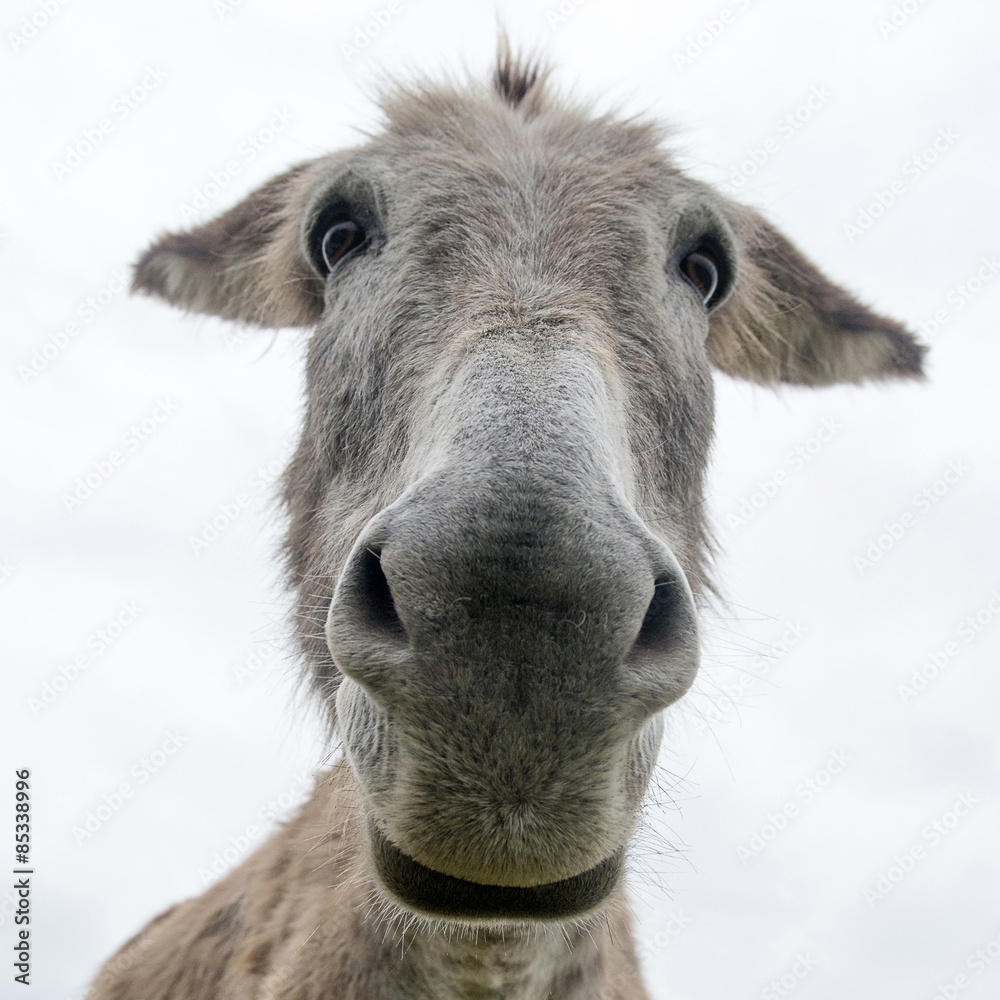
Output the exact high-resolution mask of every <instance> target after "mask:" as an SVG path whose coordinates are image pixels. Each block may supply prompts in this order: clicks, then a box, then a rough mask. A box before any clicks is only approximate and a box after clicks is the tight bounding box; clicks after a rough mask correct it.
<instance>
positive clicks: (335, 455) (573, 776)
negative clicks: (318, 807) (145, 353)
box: [135, 55, 922, 922]
mask: <svg viewBox="0 0 1000 1000" xmlns="http://www.w3.org/2000/svg"><path fill="white" fill-rule="evenodd" d="M383 110H384V113H385V118H386V123H385V127H384V129H383V130H382V132H381V133H380V134H378V135H377V136H375V137H373V138H371V139H370V141H368V142H366V143H365V144H364V145H362V146H359V147H358V148H355V149H351V150H348V151H345V152H341V153H337V154H334V155H331V156H327V157H322V158H319V159H316V160H313V161H310V162H308V163H304V164H300V165H299V166H296V167H293V168H292V169H290V170H289V171H287V172H286V173H284V174H282V175H281V176H279V177H276V178H274V179H273V180H271V181H270V182H269V183H267V184H265V185H264V186H263V187H261V188H260V189H258V190H257V191H255V192H253V193H252V194H250V195H249V196H247V197H246V198H245V199H244V200H243V201H242V202H241V203H240V204H239V205H237V206H236V207H234V208H232V209H230V210H229V211H228V212H225V213H224V214H222V215H221V216H219V217H218V218H216V219H215V220H214V221H211V222H209V223H207V224H205V225H203V226H201V227H199V228H197V229H194V230H192V231H190V232H185V233H177V234H169V235H165V236H163V237H162V238H160V239H159V240H158V241H157V242H156V243H155V244H154V245H153V246H152V247H151V248H150V249H149V250H147V251H146V253H145V254H144V255H143V257H142V258H141V260H140V261H139V264H138V268H137V271H136V276H135V287H136V288H137V289H140V290H142V291H145V292H148V293H152V294H155V295H159V296H161V297H163V298H165V299H166V300H167V301H169V302H171V303H173V304H175V305H178V306H180V307H183V308H186V309H188V310H192V311H195V312H202V313H210V314H213V315H217V316H222V317H225V318H228V319H235V320H242V321H245V322H250V323H255V324H259V325H261V326H269V327H288V326H309V327H314V328H315V330H314V332H313V333H312V335H311V340H310V344H309V352H308V363H307V412H306V417H305V426H304V430H303V434H302V438H301V442H300V444H299V447H298V451H297V453H296V454H295V456H294V458H293V459H292V462H291V464H290V467H289V469H288V471H287V474H286V477H285V484H284V489H285V499H286V503H287V507H288V511H289V515H290V529H289V534H288V539H287V543H286V552H287V563H288V569H289V574H290V580H291V583H292V585H293V587H294V588H296V589H297V591H298V594H299V601H300V609H299V620H300V622H301V623H302V624H301V636H300V642H301V647H302V650H303V652H304V656H305V660H306V662H307V665H308V669H309V671H310V674H311V677H312V683H313V686H314V689H315V692H316V694H317V696H318V697H319V698H320V699H321V700H322V702H323V704H324V705H325V706H326V707H327V708H328V710H329V714H330V719H331V723H332V724H335V725H336V727H337V729H338V731H339V734H340V736H341V738H342V740H343V744H344V747H345V751H346V755H347V758H348V760H349V762H350V765H351V768H352V770H353V773H354V775H355V777H356V779H357V784H358V787H359V789H360V802H361V804H362V809H363V813H364V817H365V824H366V825H365V830H366V837H367V854H366V857H367V864H368V870H369V872H370V875H371V877H372V879H373V882H374V884H375V885H376V886H377V887H378V888H379V890H380V892H381V893H382V895H383V898H384V899H388V900H390V901H391V902H393V903H395V904H397V905H399V906H402V907H403V908H405V909H407V910H409V911H410V912H414V913H417V914H423V915H433V916H438V917H444V918H450V919H452V920H461V921H473V922H477V921H478V922H503V921H525V920H529V921H530V920H559V919H567V918H570V917H573V916H576V915H580V914H585V913H587V912H591V911H593V910H595V909H597V908H599V907H600V906H601V904H602V903H603V902H605V901H606V900H607V899H608V898H609V897H610V896H611V895H613V894H614V893H615V891H616V890H617V888H618V885H619V882H620V879H621V872H622V867H623V855H624V851H625V845H626V844H627V842H628V839H629V837H630V834H631V833H632V831H633V828H634V826H635V824H636V822H637V816H638V813H639V807H640V802H641V799H642V797H643V794H644V791H645V789H646V785H647V782H648V780H649V778H650V775H651V772H652V769H653V767H654V764H655V760H656V755H657V748H658V744H659V741H660V735H661V714H662V710H663V709H664V708H665V707H666V706H668V705H670V704H671V703H672V702H674V701H676V700H677V699H678V698H679V697H680V696H681V695H682V694H683V693H684V692H685V690H686V689H687V688H688V686H689V685H690V684H691V681H692V678H693V677H694V674H695V671H696V669H697V666H698V625H697V615H696V602H697V600H698V598H699V595H701V594H703V593H705V591H706V589H707V587H708V586H709V584H708V581H707V575H706V562H707V556H708V543H707V536H706V529H705V524H704V520H703V513H702V511H703V506H702V500H703V493H702V489H703V477H704V474H705V468H706V461H707V456H708V451H709V444H710V441H711V436H712V421H713V395H712V369H713V367H714V368H716V369H719V370H721V371H723V372H725V373H727V374H729V375H733V376H738V377H741V378H746V379H751V380H753V381H756V382H760V383H764V384H777V383H779V382H790V383H798V384H804V385H813V386H821V385H829V384H832V383H836V382H860V381H863V380H866V379H881V378H887V377H918V376H919V375H920V371H921V355H922V348H920V347H919V346H918V345H917V344H916V343H915V342H914V340H913V339H912V338H911V337H910V336H909V335H908V334H907V333H906V332H905V331H904V330H903V328H902V327H900V326H899V325H898V324H897V323H895V322H893V321H892V320H889V319H885V318H883V317H881V316H878V315H875V314H874V313H872V312H869V311H868V310H867V309H866V308H864V307H863V306H861V305H860V304H858V302H856V301H855V300H854V299H853V298H852V297H851V296H850V295H848V294H847V293H846V292H845V291H844V290H842V289H840V288H838V287H837V286H835V285H833V284H831V283H830V282H829V281H828V280H827V279H826V278H825V277H824V276H823V275H822V274H820V273H819V271H817V269H816V268H815V267H814V266H813V265H812V264H811V263H809V262H808V261H807V260H806V259H805V258H804V257H803V256H802V255H801V254H800V253H799V252H798V251H797V250H796V249H795V247H794V246H792V245H791V243H789V241H788V240H787V239H786V238H785V237H783V236H782V235H781V234H780V233H779V232H777V231H776V230H775V229H774V228H773V227H772V226H771V225H769V224H768V223H767V222H766V221H764V219H762V218H761V217H760V216H759V215H758V214H757V213H756V212H754V211H752V210H750V209H748V208H745V207H742V206H739V205H737V204H735V203H733V202H732V201H730V200H728V199H727V198H725V197H723V196H721V195H720V194H718V193H717V192H715V191H714V190H713V189H711V188H709V187H708V186H706V185H704V184H702V183H700V182H698V181H696V180H693V179H691V178H689V177H686V176H684V175H683V174H682V173H681V172H680V171H679V170H678V169H677V168H676V167H675V166H674V165H673V163H672V161H671V158H670V156H669V155H668V154H667V153H666V152H665V151H664V150H663V148H662V147H661V142H662V138H663V136H662V133H661V132H660V131H659V130H658V129H657V128H655V127H653V126H651V125H649V124H643V123H637V122H635V121H627V122H626V121H620V120H615V119H613V118H610V117H593V116H592V115H590V114H588V113H587V112H586V110H584V109H581V108H578V107H574V106H572V105H569V104H567V103H566V102H564V101H560V100H558V99H556V98H555V97H554V96H553V95H552V94H551V93H550V92H549V91H547V90H546V86H545V81H544V78H543V75H542V74H539V73H538V72H537V70H536V69H534V68H532V67H530V66H526V65H524V64H521V63H518V62H515V61H513V60H511V58H510V57H509V56H506V55H503V56H502V57H501V60H500V62H499V65H498V69H497V72H496V76H495V79H494V83H493V87H492V88H485V87H484V88H479V89H477V88H476V87H469V88H466V89H459V88H452V87H449V86H443V85H442V86H438V85H432V84H424V85H420V86H415V87H410V88H406V89H403V88H401V89H398V90H395V91H393V92H391V93H389V94H388V95H387V96H386V97H385V98H384V100H383Z"/></svg>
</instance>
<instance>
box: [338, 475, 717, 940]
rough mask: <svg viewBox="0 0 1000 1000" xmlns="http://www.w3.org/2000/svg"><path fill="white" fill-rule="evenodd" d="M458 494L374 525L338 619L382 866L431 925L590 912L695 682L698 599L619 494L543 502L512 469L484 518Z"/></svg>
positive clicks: (481, 488) (355, 560)
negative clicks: (469, 517) (675, 706)
mask: <svg viewBox="0 0 1000 1000" xmlns="http://www.w3.org/2000/svg"><path fill="white" fill-rule="evenodd" d="M461 464H462V468H463V472H464V474H462V475H461V477H460V478H461V479H462V480H463V481H464V482H465V483H466V484H468V483H469V480H470V477H469V475H468V469H467V466H468V463H467V462H463V463H461ZM457 475H458V474H457V473H456V476H457ZM456 476H451V475H449V474H448V472H447V471H446V472H444V473H443V474H441V475H439V476H436V477H434V480H433V481H432V482H430V483H428V482H426V481H425V482H424V483H422V484H421V486H420V487H419V488H417V489H415V490H411V491H409V492H408V493H407V495H405V496H404V497H403V498H402V499H401V500H400V501H399V502H397V503H396V504H394V505H392V507H390V508H388V509H387V510H386V511H383V512H382V514H380V515H379V516H378V517H377V518H375V519H374V520H373V522H371V523H370V524H369V525H368V527H367V528H366V529H365V531H363V532H362V536H361V538H360V539H359V540H358V542H357V543H356V545H355V547H354V549H353V552H352V553H351V555H350V556H349V557H348V560H347V563H346V565H345V567H344V569H343V570H342V572H341V575H340V579H339V583H338V586H337V588H336V592H335V594H334V598H333V601H332V603H331V606H330V611H329V615H328V618H327V623H326V636H327V642H328V644H329V647H330V650H331V653H332V654H333V656H334V659H335V660H336V662H337V665H338V667H339V669H340V671H341V673H342V674H343V679H342V680H341V682H340V685H339V688H338V691H337V696H336V705H337V725H338V729H339V731H340V735H341V737H342V739H343V743H344V748H345V752H346V755H347V759H348V761H349V763H350V765H351V768H352V770H353V772H354V775H355V777H356V779H357V781H358V785H359V787H360V792H361V803H362V808H363V811H364V814H365V817H366V828H367V854H368V861H369V870H370V872H371V873H372V875H373V877H374V880H375V882H376V884H377V886H378V887H379V889H380V890H381V892H382V895H383V898H385V899H387V900H388V901H389V902H390V903H392V904H395V905H397V906H399V907H402V908H403V909H404V910H406V911H409V912H410V913H414V914H417V915H420V916H424V917H434V918H438V919H442V918H443V919H445V920H450V921H458V922H464V923H472V924H491V923H492V924H505V923H535V922H544V921H565V920H569V919H573V918H576V917H582V916H586V915H588V914H591V913H594V912H595V911H597V910H599V909H601V907H602V906H603V905H604V904H606V903H607V902H609V901H610V900H611V899H612V898H613V897H614V896H615V895H617V893H618V890H619V889H620V888H621V883H622V879H623V875H624V869H625V857H626V847H627V842H628V840H629V837H630V836H631V834H632V832H633V830H634V828H635V826H636V823H637V817H638V815H639V810H640V805H641V801H642V798H643V795H644V793H645V790H646V786H647V784H648V781H649V778H650V776H651V774H652V771H653V768H654V766H655V762H656V756H657V750H658V747H659V743H660V738H661V735H662V717H661V709H663V708H664V707H665V706H666V705H668V704H670V703H672V702H673V701H675V700H676V699H677V698H679V697H680V696H681V695H682V694H683V693H684V691H685V690H687V688H688V686H689V685H690V683H691V681H692V679H693V677H694V674H695V672H696V670H697V666H698V635H697V625H696V615H695V606H694V600H693V598H692V595H691V591H690V589H689V587H688V584H687V581H686V578H685V575H684V573H683V572H682V570H681V569H680V566H679V565H678V563H677V561H676V560H675V559H674V557H673V556H672V555H671V553H670V551H669V549H668V548H667V547H666V546H665V545H664V544H663V543H662V542H661V541H660V540H659V539H657V538H654V536H653V535H652V534H651V533H650V532H649V531H648V530H647V529H646V528H645V526H644V525H643V524H642V522H641V521H640V520H639V518H638V517H637V515H635V513H634V511H632V510H631V509H630V508H629V507H628V504H627V503H626V502H625V501H624V498H622V497H615V496H613V495H610V494H605V495H602V491H601V490H600V489H599V488H595V490H594V491H593V493H592V494H591V495H589V496H587V497H586V498H584V499H585V500H586V502H585V503H584V502H583V501H582V500H581V502H580V503H569V504H567V503H565V502H564V501H565V497H550V498H549V500H548V502H546V501H545V499H544V497H543V496H542V494H544V493H545V492H546V490H547V486H546V484H545V482H544V480H540V479H536V480H534V481H533V482H531V483H530V484H529V483H527V482H526V481H525V480H524V476H523V475H522V476H521V481H520V482H518V477H517V475H516V474H515V473H514V471H513V470H507V474H506V475H504V476H492V477H491V476H486V475H479V476H474V477H472V478H473V481H474V482H475V484H476V485H475V487H474V492H475V494H476V495H475V496H474V497H472V498H471V502H470V498H469V496H468V491H467V490H466V491H465V493H464V494H460V493H459V491H458V483H457V482H456V481H455V479H456ZM491 479H492V481H490V480H491ZM529 488H530V489H531V490H532V491H533V494H534V495H533V498H532V510H533V511H535V512H538V511H542V512H544V513H542V514H538V513H536V514H533V515H532V519H530V520H529V521H528V522H525V520H524V518H523V515H515V514H511V513H510V511H512V510H516V509H517V508H516V505H513V500H512V497H511V495H510V494H511V493H512V492H513V493H517V492H521V493H523V492H524V491H525V490H527V489H529ZM456 496H463V498H464V500H465V501H466V502H465V503H456V502H455V501H454V500H453V499H452V498H454V497H456ZM446 498H447V499H446ZM458 509H464V510H474V511H476V515H475V518H474V519H473V521H469V522H465V523H462V522H460V521H459V518H458V514H457V510H458ZM595 512H596V515H597V516H595ZM515 516H517V517H518V520H517V523H516V525H515V524H514V523H512V521H511V518H513V517H515ZM473 522H474V523H473ZM484 524H487V525H489V528H488V529H483V528H482V527H481V526H482V525H484ZM476 525H479V526H480V528H479V529H478V531H477V528H476ZM456 537H460V538H461V539H462V543H463V544H462V545H461V546H458V545H455V544H454V543H453V542H452V543H451V544H449V540H452V539H454V538H456ZM512 540H514V541H516V542H518V543H519V544H514V541H512Z"/></svg>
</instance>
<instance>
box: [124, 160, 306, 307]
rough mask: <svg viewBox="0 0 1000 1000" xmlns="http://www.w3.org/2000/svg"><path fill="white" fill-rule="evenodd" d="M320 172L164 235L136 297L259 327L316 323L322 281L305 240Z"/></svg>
mask: <svg viewBox="0 0 1000 1000" xmlns="http://www.w3.org/2000/svg"><path fill="white" fill-rule="evenodd" d="M314 167H315V161H313V162H309V163H302V164H299V165H298V166H295V167H292V168H291V169H290V170H288V171H286V172H285V173H283V174H279V175H278V176H277V177H274V178H272V179H271V180H269V181H268V182H267V183H266V184H264V185H262V186H261V187H259V188H257V190H255V191H252V192H251V193H250V194H248V195H247V196H246V197H245V198H244V199H243V200H242V201H241V202H240V203H239V204H238V205H235V206H233V207H232V208H230V209H229V210H228V211H226V212H223V213H222V215H219V216H217V217H216V218H215V219H212V220H211V221H210V222H206V223H204V224H203V225H200V226H196V227H195V228H194V229H190V230H187V231H185V232H178V233H164V234H163V235H162V236H160V237H159V238H158V239H157V240H156V241H155V242H154V243H153V244H152V245H151V246H150V247H149V249H147V250H146V251H145V253H143V255H142V256H141V257H140V258H139V260H138V262H137V263H136V266H135V275H134V277H133V280H132V291H133V292H145V293H146V294H147V295H156V296H159V297H160V298H162V299H166V301H167V302H169V303H170V304H171V305H174V306H178V307H179V308H181V309H186V310H188V311H190V312H197V313H206V314H208V315H211V316H221V317H222V318H223V319H235V320H242V321H244V322H246V323H254V324H257V325H258V326H265V327H283V326H310V325H312V324H313V323H315V322H316V321H317V320H318V319H319V317H320V313H321V312H322V309H323V282H322V281H321V279H320V278H319V276H318V275H317V274H316V272H315V271H314V270H313V268H312V267H311V266H310V264H309V262H308V261H307V260H306V258H305V256H304V255H303V253H302V248H301V237H300V225H301V220H302V218H303V215H304V212H305V211H306V210H307V203H308V198H309V194H310V192H311V190H312V187H313V175H314Z"/></svg>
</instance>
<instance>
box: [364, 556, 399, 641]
mask: <svg viewBox="0 0 1000 1000" xmlns="http://www.w3.org/2000/svg"><path fill="white" fill-rule="evenodd" d="M356 579H357V590H356V594H357V601H358V610H359V611H360V612H361V614H362V616H363V618H364V620H365V623H366V624H367V625H368V626H370V627H371V628H372V629H379V630H381V631H383V632H390V633H392V634H393V635H396V636H399V637H401V638H405V637H406V629H405V628H404V627H403V623H402V621H401V620H400V617H399V614H398V613H397V612H396V602H395V601H394V600H393V597H392V590H391V589H390V587H389V581H388V580H387V579H386V578H385V572H384V571H383V570H382V558H381V552H374V551H373V550H372V549H365V550H364V552H362V553H361V557H360V559H359V560H358V575H357V578H356Z"/></svg>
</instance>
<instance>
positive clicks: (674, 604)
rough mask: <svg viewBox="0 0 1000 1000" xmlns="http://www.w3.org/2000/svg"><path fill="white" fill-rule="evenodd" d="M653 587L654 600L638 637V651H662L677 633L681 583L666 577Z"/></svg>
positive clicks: (681, 595) (636, 645)
mask: <svg viewBox="0 0 1000 1000" xmlns="http://www.w3.org/2000/svg"><path fill="white" fill-rule="evenodd" d="M653 587H654V590H653V597H652V600H651V601H650V602H649V607H648V608H647V609H646V617H645V618H643V620H642V628H640V629H639V634H638V636H636V640H635V646H634V648H636V649H644V650H657V649H660V648H662V647H664V646H666V645H668V644H669V643H670V642H671V641H672V640H673V638H674V636H675V633H676V625H677V608H678V601H680V600H682V599H683V594H682V589H681V585H680V582H679V581H678V580H675V579H672V578H670V577H665V578H662V579H658V580H657V581H656V582H655V583H654V584H653Z"/></svg>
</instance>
